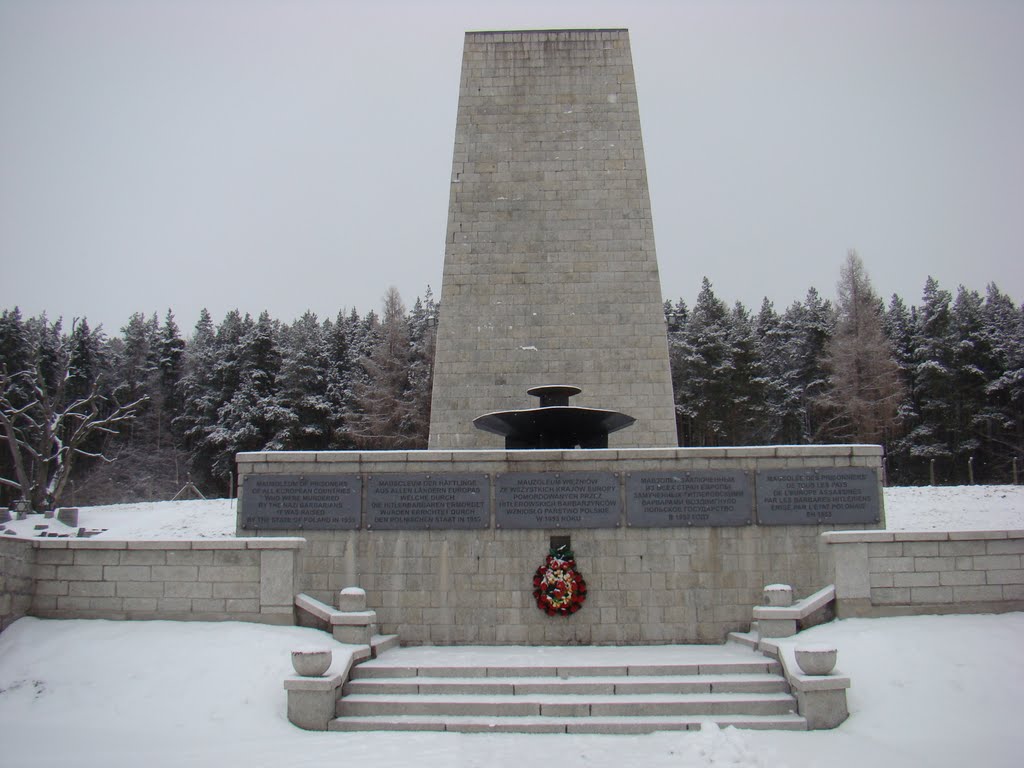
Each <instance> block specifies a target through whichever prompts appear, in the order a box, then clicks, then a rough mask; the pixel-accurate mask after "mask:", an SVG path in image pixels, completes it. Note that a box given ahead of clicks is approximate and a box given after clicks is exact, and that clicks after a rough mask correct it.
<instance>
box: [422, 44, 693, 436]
mask: <svg viewBox="0 0 1024 768" xmlns="http://www.w3.org/2000/svg"><path fill="white" fill-rule="evenodd" d="M541 384H573V385H576V386H579V387H582V388H583V394H581V395H579V396H578V397H576V398H575V399H574V400H573V404H574V405H578V406H589V407H596V408H608V409H613V410H619V411H623V412H625V413H627V414H629V415H630V416H633V417H635V418H636V424H634V425H633V426H632V427H631V428H629V429H625V430H622V431H621V432H617V433H615V434H613V435H612V436H611V440H610V447H612V448H615V447H652V446H674V445H676V430H675V417H674V410H673V400H672V381H671V375H670V372H669V362H668V345H667V338H666V329H665V321H664V316H663V310H662V301H661V288H660V284H659V280H658V263H657V258H656V256H655V251H654V228H653V224H652V221H651V204H650V197H649V195H648V191H647V171H646V165H645V163H644V150H643V142H642V140H641V137H640V113H639V110H638V108H637V96H636V85H635V82H634V79H633V62H632V57H631V54H630V48H629V34H628V32H627V31H626V30H624V29H612V30H560V31H540V32H469V33H467V34H466V40H465V47H464V50H463V57H462V81H461V88H460V91H459V110H458V124H457V127H456V132H455V153H454V156H453V161H452V177H451V198H450V202H449V208H448V237H447V241H446V244H445V262H444V278H443V282H442V286H441V312H440V321H439V323H438V336H437V351H436V357H435V365H434V391H433V401H432V410H431V420H430V448H432V449H458V448H498V447H501V446H502V441H501V438H499V437H496V436H494V435H490V434H487V433H484V432H481V431H480V430H477V429H475V428H474V427H473V419H474V418H476V417H477V416H480V415H481V414H484V413H488V412H490V411H496V410H502V409H510V408H521V407H533V406H535V405H536V403H535V402H530V401H531V400H532V398H530V397H528V396H527V394H526V390H527V389H528V388H530V387H533V386H537V385H541Z"/></svg>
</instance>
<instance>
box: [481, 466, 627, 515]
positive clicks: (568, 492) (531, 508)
mask: <svg viewBox="0 0 1024 768" xmlns="http://www.w3.org/2000/svg"><path fill="white" fill-rule="evenodd" d="M621 515H622V499H621V496H620V495H619V478H618V476H617V475H616V474H615V473H614V472H509V473H508V474H503V475H498V476H497V478H496V479H495V483H494V523H495V526H496V527H498V528H615V527H617V526H618V524H619V518H620V516H621Z"/></svg>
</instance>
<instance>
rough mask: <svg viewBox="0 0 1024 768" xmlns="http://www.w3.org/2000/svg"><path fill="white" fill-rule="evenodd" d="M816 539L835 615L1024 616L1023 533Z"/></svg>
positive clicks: (855, 533)
mask: <svg viewBox="0 0 1024 768" xmlns="http://www.w3.org/2000/svg"><path fill="white" fill-rule="evenodd" d="M822 539H823V541H824V542H825V544H826V546H827V547H828V548H829V549H830V550H831V559H832V561H833V563H834V570H835V585H836V613H837V615H839V616H840V617H844V618H845V617H850V616H900V615H915V614H925V613H1001V612H1005V611H1020V610H1024V531H1002V530H1001V531H949V532H944V531H921V532H913V531H848V532H835V533H826V534H825V535H824V536H822Z"/></svg>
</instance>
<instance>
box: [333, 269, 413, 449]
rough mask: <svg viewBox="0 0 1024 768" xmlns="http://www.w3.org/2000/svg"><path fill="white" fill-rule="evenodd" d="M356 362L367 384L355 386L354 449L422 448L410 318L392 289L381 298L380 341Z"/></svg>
mask: <svg viewBox="0 0 1024 768" xmlns="http://www.w3.org/2000/svg"><path fill="white" fill-rule="evenodd" d="M359 362H360V365H361V366H362V367H363V369H364V370H365V372H366V379H365V381H363V382H361V383H360V384H359V385H357V387H356V403H357V408H358V412H357V413H356V415H355V417H354V418H353V419H352V433H351V434H352V438H353V439H354V440H355V441H356V443H357V445H359V446H360V447H361V448H366V449H390V450H395V449H399V450H401V449H415V448H424V447H426V435H427V429H428V426H429V418H430V416H429V411H428V412H426V413H424V411H423V408H422V404H421V403H418V402H417V398H416V397H415V390H416V382H415V381H413V380H412V378H411V373H412V344H411V341H410V338H409V324H408V318H407V316H406V311H405V305H404V304H403V303H402V297H401V296H400V295H399V293H398V290H397V289H395V288H394V287H391V288H389V289H388V292H387V293H386V294H385V296H384V314H383V317H382V319H381V335H380V339H379V341H378V342H377V344H376V345H375V346H374V348H373V351H372V352H371V353H370V355H369V356H368V357H364V358H363V359H362V360H360V361H359Z"/></svg>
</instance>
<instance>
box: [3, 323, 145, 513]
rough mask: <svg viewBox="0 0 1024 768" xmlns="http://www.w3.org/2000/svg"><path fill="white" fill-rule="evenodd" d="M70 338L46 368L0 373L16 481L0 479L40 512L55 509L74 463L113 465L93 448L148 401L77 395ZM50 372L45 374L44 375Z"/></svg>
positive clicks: (90, 392)
mask: <svg viewBox="0 0 1024 768" xmlns="http://www.w3.org/2000/svg"><path fill="white" fill-rule="evenodd" d="M69 346H70V345H69V340H68V338H67V337H60V339H59V341H58V343H57V345H56V348H55V349H54V350H52V355H50V359H48V360H47V361H46V365H45V366H44V365H43V363H41V362H40V361H38V360H37V361H36V365H35V367H34V368H31V369H26V370H21V371H16V372H14V373H8V372H7V370H6V369H4V370H0V439H2V440H3V441H4V442H5V443H6V444H7V450H8V451H9V452H10V455H11V459H12V464H13V468H14V472H13V474H14V477H2V476H0V484H3V485H7V486H9V487H12V488H14V489H16V490H18V491H20V493H21V497H22V498H23V499H27V500H29V501H30V502H31V503H32V508H33V509H36V510H43V509H50V508H52V507H53V506H54V505H55V504H56V503H57V502H58V501H59V500H60V497H61V494H62V493H63V491H64V486H65V485H66V484H67V481H68V479H69V478H70V476H71V470H72V467H73V466H74V463H75V459H76V458H77V457H79V456H88V457H92V458H95V459H101V460H104V461H112V459H109V458H108V457H106V456H104V455H103V451H102V450H101V449H98V448H96V447H94V446H95V445H96V444H97V443H98V442H101V441H99V440H97V438H99V437H102V436H104V435H113V434H116V433H117V431H118V428H119V427H120V425H122V424H124V423H126V422H128V421H131V419H133V418H134V417H135V412H136V410H137V409H138V408H139V406H140V405H141V404H142V403H143V402H144V401H145V398H144V397H143V398H139V399H137V400H135V401H133V402H131V403H127V404H125V405H120V404H118V403H112V402H110V401H108V399H107V398H105V397H104V396H102V395H101V394H100V390H99V386H98V384H97V383H96V382H91V383H90V387H89V389H87V390H86V391H84V392H79V393H78V394H75V392H74V390H75V387H73V386H69V385H70V384H71V383H72V382H75V380H76V376H75V373H76V371H75V368H74V366H73V362H72V354H71V350H70V349H69ZM44 368H46V369H47V370H44Z"/></svg>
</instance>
